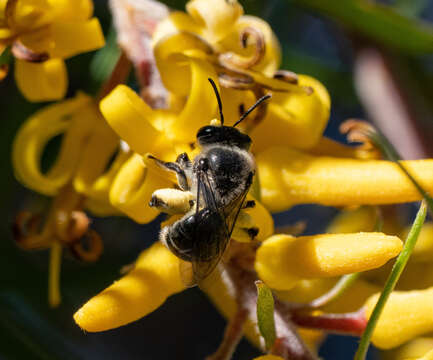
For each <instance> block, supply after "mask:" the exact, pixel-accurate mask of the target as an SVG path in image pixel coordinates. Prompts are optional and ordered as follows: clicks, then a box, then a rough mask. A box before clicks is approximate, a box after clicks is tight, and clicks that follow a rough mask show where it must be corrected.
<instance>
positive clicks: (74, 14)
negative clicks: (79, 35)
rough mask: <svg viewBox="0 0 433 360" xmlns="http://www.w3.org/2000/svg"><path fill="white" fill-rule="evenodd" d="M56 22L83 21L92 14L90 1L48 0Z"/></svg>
mask: <svg viewBox="0 0 433 360" xmlns="http://www.w3.org/2000/svg"><path fill="white" fill-rule="evenodd" d="M48 3H49V4H50V6H51V9H50V12H52V15H53V18H54V19H55V20H56V21H84V20H87V19H89V18H90V17H91V16H92V14H93V2H92V0H74V1H73V2H71V1H69V0H48Z"/></svg>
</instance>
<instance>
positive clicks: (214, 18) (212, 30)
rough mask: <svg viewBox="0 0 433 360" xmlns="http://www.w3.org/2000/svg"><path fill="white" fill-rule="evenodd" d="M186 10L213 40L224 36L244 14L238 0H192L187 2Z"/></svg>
mask: <svg viewBox="0 0 433 360" xmlns="http://www.w3.org/2000/svg"><path fill="white" fill-rule="evenodd" d="M186 10H187V11H188V13H189V14H190V15H191V16H192V17H193V18H194V20H195V21H196V22H197V23H198V24H200V25H202V26H203V27H205V29H206V36H207V38H208V39H209V40H210V41H212V42H216V41H218V40H220V39H221V38H222V37H224V36H225V35H226V34H227V33H228V32H229V31H230V30H231V29H232V27H233V25H234V23H235V21H236V20H237V19H238V18H239V17H240V16H241V15H242V14H243V8H242V6H241V5H240V4H239V3H238V2H237V1H236V0H235V1H225V0H192V1H189V2H188V3H187V4H186Z"/></svg>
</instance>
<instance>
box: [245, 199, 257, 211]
mask: <svg viewBox="0 0 433 360" xmlns="http://www.w3.org/2000/svg"><path fill="white" fill-rule="evenodd" d="M254 207H256V202H255V201H254V200H248V201H245V202H244V204H243V206H242V209H252V208H254Z"/></svg>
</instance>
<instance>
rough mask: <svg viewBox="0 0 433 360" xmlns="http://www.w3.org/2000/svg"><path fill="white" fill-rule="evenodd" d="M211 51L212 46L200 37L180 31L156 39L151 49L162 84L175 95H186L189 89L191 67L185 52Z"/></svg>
mask: <svg viewBox="0 0 433 360" xmlns="http://www.w3.org/2000/svg"><path fill="white" fill-rule="evenodd" d="M192 51H194V52H195V53H196V54H199V55H203V56H204V55H206V54H210V53H212V48H211V47H210V46H209V44H207V43H206V42H204V41H203V39H201V38H200V37H198V36H196V35H194V34H191V33H188V32H180V33H175V34H172V35H171V36H167V37H165V38H163V39H161V40H160V41H158V42H157V43H156V44H155V46H154V49H153V52H154V55H155V61H156V65H157V67H158V70H159V73H160V75H161V79H162V81H163V83H164V86H165V87H166V88H167V90H169V91H170V92H173V93H174V94H176V95H177V96H188V94H189V92H190V89H191V69H190V67H189V63H188V57H187V56H185V54H187V53H189V54H191V52H192Z"/></svg>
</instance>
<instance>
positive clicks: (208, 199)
mask: <svg viewBox="0 0 433 360" xmlns="http://www.w3.org/2000/svg"><path fill="white" fill-rule="evenodd" d="M209 82H210V83H211V85H212V87H213V90H214V92H215V96H216V98H217V102H218V107H219V115H220V122H221V125H220V126H216V125H212V124H211V125H209V126H204V127H202V128H200V129H199V130H198V132H197V136H196V137H197V143H198V145H199V146H200V150H201V151H200V153H199V154H198V155H197V156H196V157H195V158H194V160H193V161H191V160H190V159H189V157H188V155H187V154H186V153H182V154H180V155H179V156H178V157H177V159H176V162H164V161H161V160H159V159H156V158H155V157H153V156H152V155H148V157H149V158H151V159H153V160H154V161H156V162H157V164H158V165H159V166H161V167H163V168H165V169H167V170H169V171H173V172H175V173H176V176H177V180H178V185H179V188H180V190H179V189H160V190H157V191H155V192H154V193H153V195H152V198H151V201H150V203H149V205H150V206H152V207H156V208H158V209H159V210H161V211H163V212H166V213H168V214H172V215H173V214H179V213H180V214H182V213H185V215H184V216H183V217H182V218H180V219H179V220H177V221H176V222H174V223H173V224H172V225H169V226H166V227H164V228H163V229H162V230H161V232H160V240H161V241H162V242H163V243H164V244H165V245H166V246H167V248H168V249H169V250H170V251H171V252H172V253H173V254H174V255H176V256H177V257H179V258H180V259H182V260H183V261H185V262H187V263H189V264H190V265H192V271H181V273H182V274H185V273H189V274H190V275H188V276H185V275H184V282H185V283H187V284H188V285H194V284H197V283H200V282H201V281H202V280H204V279H205V278H206V277H207V276H208V275H209V274H210V273H211V272H212V271H213V269H214V268H215V267H216V265H217V264H218V263H219V261H220V259H221V257H222V255H223V254H224V251H225V249H226V247H227V244H228V242H229V240H230V238H231V236H232V233H233V230H234V227H235V224H236V221H237V219H238V217H239V213H240V211H241V209H243V208H248V207H253V206H254V205H255V203H254V201H246V196H247V193H248V190H249V189H250V186H251V184H252V182H253V177H254V174H255V162H254V157H253V155H252V154H251V153H250V151H249V149H250V146H251V138H250V137H249V136H248V135H246V134H243V133H242V132H240V131H239V130H238V129H236V126H237V125H238V124H239V123H241V122H242V121H243V120H244V119H245V118H246V117H247V116H248V114H250V113H251V112H252V111H253V110H254V109H255V108H256V107H257V106H259V105H260V104H261V103H262V102H263V101H265V100H267V99H268V98H270V95H265V96H263V97H262V98H260V99H259V100H257V102H256V103H255V104H254V105H253V106H251V108H249V109H248V110H247V111H246V112H245V113H244V114H243V115H242V116H241V117H240V119H239V120H238V121H237V122H236V123H235V124H234V125H233V126H225V125H224V115H223V111H222V102H221V98H220V95H219V93H218V89H217V87H216V85H215V83H214V82H213V80H212V79H209ZM246 231H247V233H248V235H249V237H250V238H252V239H253V238H254V237H255V236H257V234H258V229H257V228H256V227H251V228H249V229H246ZM181 263H182V262H181Z"/></svg>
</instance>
